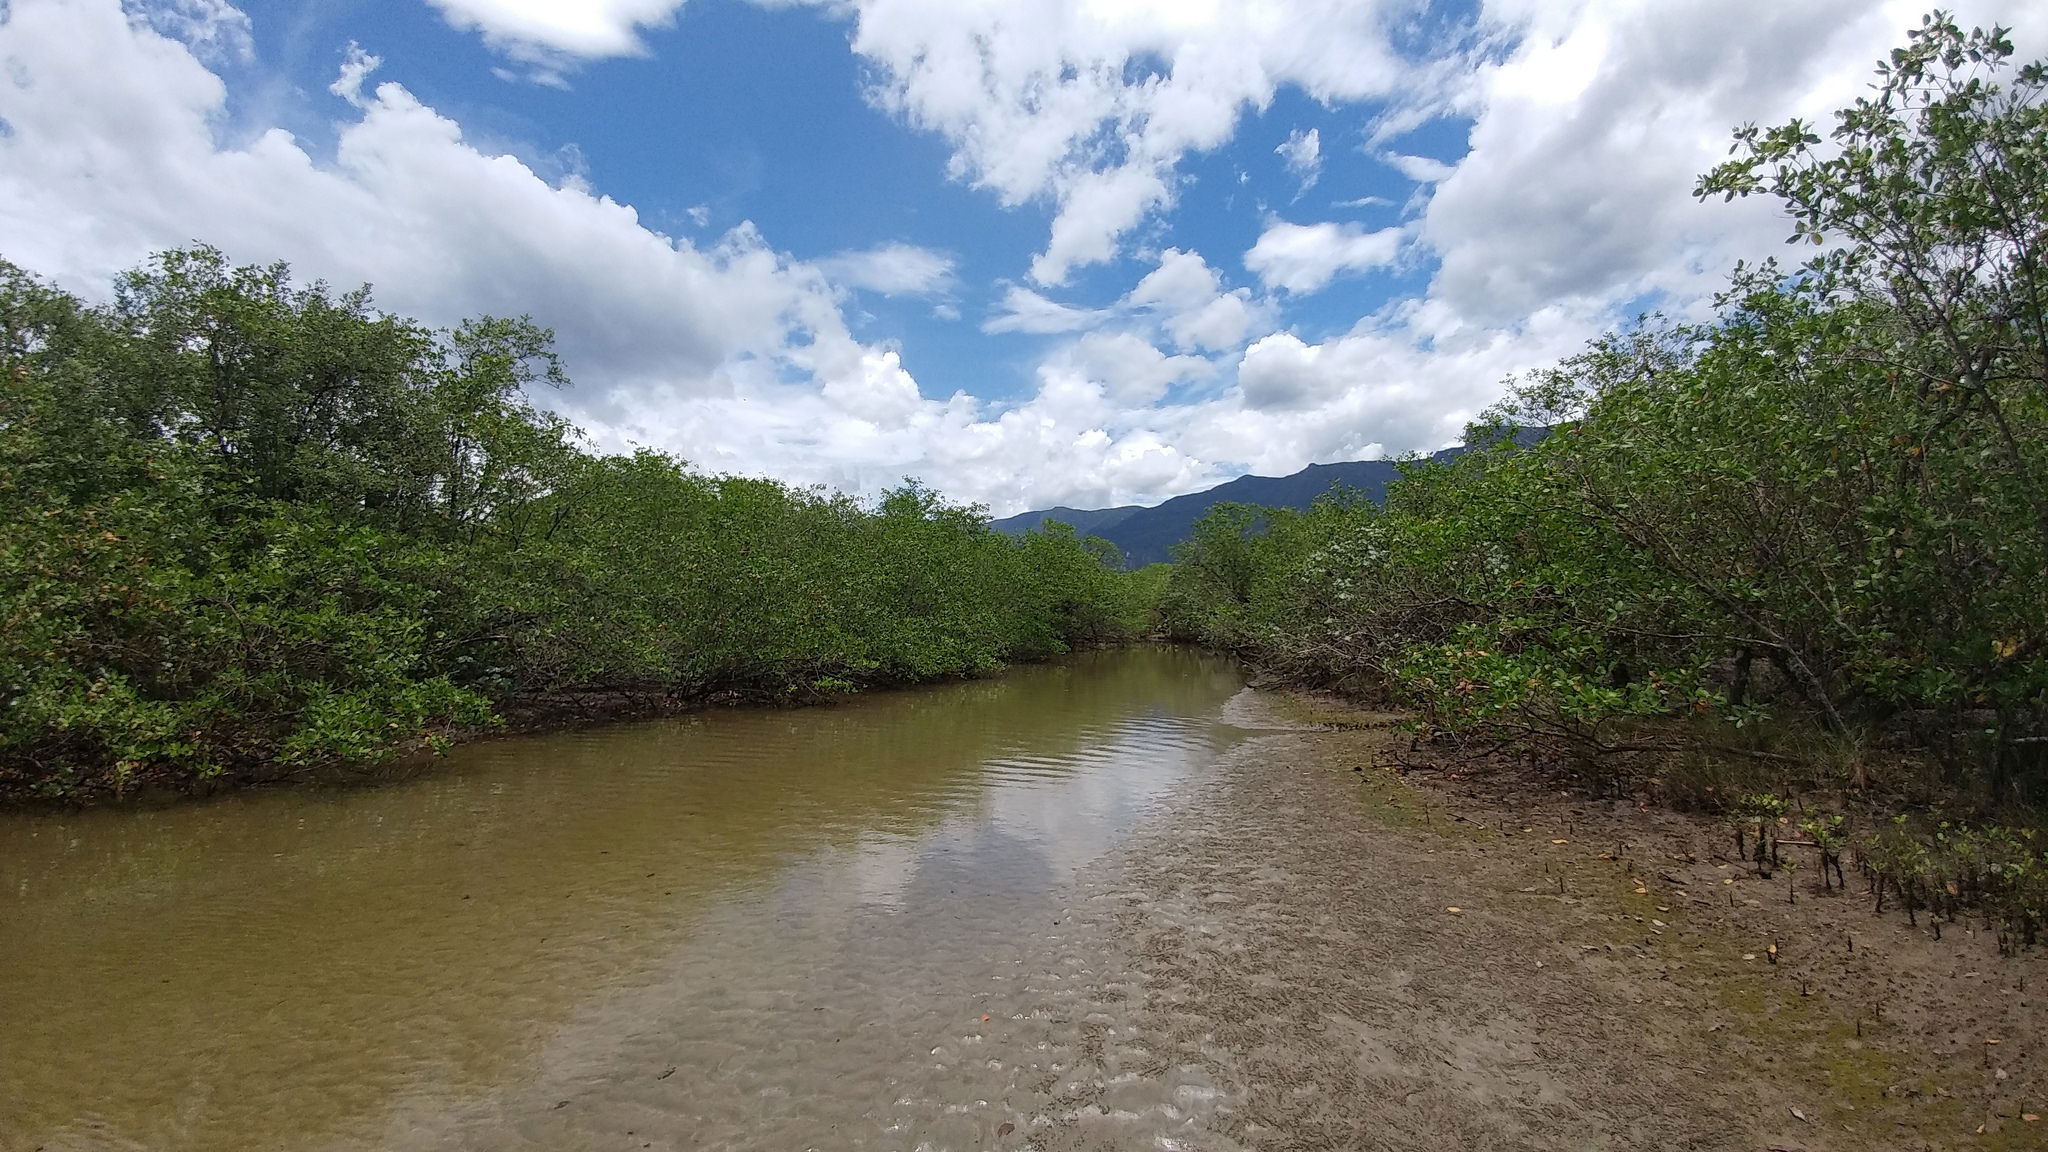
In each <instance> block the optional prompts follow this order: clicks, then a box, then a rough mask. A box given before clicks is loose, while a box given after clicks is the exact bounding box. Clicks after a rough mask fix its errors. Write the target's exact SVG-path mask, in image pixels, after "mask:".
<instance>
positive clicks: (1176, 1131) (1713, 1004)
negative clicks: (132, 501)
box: [0, 648, 2048, 1152]
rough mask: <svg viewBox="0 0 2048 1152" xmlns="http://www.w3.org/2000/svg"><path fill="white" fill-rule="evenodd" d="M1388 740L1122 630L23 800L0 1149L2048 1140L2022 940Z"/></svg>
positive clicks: (2035, 981) (2035, 970)
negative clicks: (591, 716)
mask: <svg viewBox="0 0 2048 1152" xmlns="http://www.w3.org/2000/svg"><path fill="white" fill-rule="evenodd" d="M1331 721H1336V723H1331ZM1388 739H1390V734H1389V731H1388V729H1386V728H1384V727H1381V726H1377V725H1376V724H1375V722H1374V720H1373V718H1371V717H1357V716H1346V715H1342V714H1330V713H1321V714H1314V715H1310V714H1306V713H1303V712H1302V711H1301V710H1299V709H1298V708H1294V707H1291V706H1290V705H1289V704H1288V703H1287V702H1286V701H1285V700H1283V699H1281V698H1279V697H1274V696H1271V695H1267V694H1264V693H1259V692H1254V691H1251V690H1248V689H1246V688H1245V687H1244V683H1243V677H1242V674H1241V672H1240V671H1239V670H1238V668H1237V666H1236V665H1235V664H1234V663H1232V662H1230V661H1227V660H1223V659H1220V658H1216V657H1212V656H1208V655H1204V654H1201V653H1198V652H1194V651H1190V650H1185V649H1174V648H1138V649H1132V650H1126V651H1120V652H1104V653H1095V654H1090V655H1085V656H1079V657H1074V658H1071V659H1068V660H1064V661H1061V662H1058V663H1054V664H1050V665H1043V666H1032V667H1024V668H1019V669H1017V670H1015V671H1013V672H1011V673H1009V674H1007V675H1005V676H1003V677H1001V678H997V679H992V680H985V681H973V682H965V683H957V684H949V685H943V686H939V687H931V688H921V689H912V690H905V691H900V692H891V693H883V694H878V695H874V696H868V697H861V698H857V699H853V700H850V701H847V702H845V703H842V704H840V705H837V706H834V707H830V708H823V709H806V710H798V711H781V710H729V711H715V712H707V713H701V714H693V715H689V716H685V717H680V718H673V719H665V720H658V721H650V722H643V723H635V724H623V725H615V726H609V727H603V728H594V729H587V730H583V731H577V732H569V733H560V734H554V735H544V736H522V737H511V738H505V739H500V740H493V741H487V742H483V743H478V744H473V745H468V746H465V747H461V748H458V749H456V750H455V751H454V752H453V753H452V754H451V756H450V757H449V759H448V761H447V762H445V763H444V764H443V765H442V766H441V767H440V768H438V769H437V770H435V771H433V772H429V773H423V774H421V775H419V776H417V777H415V778H411V779H401V780H397V781H393V782H389V783H385V784H380V785H377V786H373V787H360V788H346V789H333V788H308V789H290V790H277V791H267V790H260V791H254V792H245V793H240V794H234V795H229V796H224V797H219V798H216V799H213V800H210V801H205V802H199V803H188V804H180V805H175V806H168V807H164V808H160V809H136V808H125V809H124V808H110V809H95V810H86V811H82V812H73V813H49V812H44V813H16V814H12V815H8V816H5V817H4V818H0V880H4V883H0V924H4V925H5V931H4V932H0V1022H4V1027H5V1036H6V1043H5V1044H0V1148H6V1149H9V1150H10V1152H11V1150H13V1149H16V1148H21V1149H24V1150H26V1149H37V1148H41V1149H45V1150H48V1152H57V1150H59V1149H165V1150H170V1149H208V1150H212V1149H224V1150H235V1149H250V1150H254V1149H290V1150H297V1149H319V1150H327V1149H337V1150H338V1149H504V1148H534V1149H586V1148H588V1149H599V1148H604V1149H613V1148H624V1149H632V1148H692V1149H694V1148H759V1149H784V1148H806V1147H815V1148H900V1149H906V1150H908V1149H916V1148H931V1149H941V1148H984V1147H1001V1148H1041V1149H1054V1148H1188V1149H1233V1148H1247V1149H1248V1148H1259V1149H1265V1148H1390V1149H1391V1148H1403V1149H1406V1148H1470V1149H1482V1148H1485V1149H1492V1148H1520V1147H1527V1148H1616V1149H1634V1148H1651V1147H1656V1148H1667V1147H1675V1148H1703V1149H1704V1148H1730V1149H1736V1148H1743V1149H1765V1148H1769V1147H1785V1148H1809V1149H1821V1148H1845V1149H1846V1148H1895V1147H1909V1148H1917V1147H2010V1148H2024V1147H2031V1146H2038V1145H2035V1144H2030V1143H2029V1142H2028V1141H2029V1138H2030V1137H2035V1136H2037V1135H2038V1134H2039V1133H2038V1131H2037V1130H2038V1128H2039V1124H2038V1122H2034V1121H2028V1120H2026V1119H2023V1116H2025V1115H2031V1114H2034V1113H2037V1112H2039V1111H2041V1108H2040V1106H2039V1101H2040V1096H2039V1093H2040V1091H2041V1088H2042V1085H2041V1079H2040V1073H2039V1072H2038V1071H2037V1069H2038V1068H2039V1067H2040V1065H2041V1063H2042V1062H2041V1060H2040V1053H2039V1052H2038V1050H2037V1046H2038V1044H2039V1043H2040V1041H2041V1037H2042V1036H2043V1035H2044V1034H2048V1028H2044V1023H2048V1021H2044V1020H2043V1012H2042V1010H2041V1007H2040V1001H2039V993H2038V989H2039V988H2040V987H2041V977H2042V976H2043V975H2044V973H2043V972H2042V963H2041V961H2040V960H2039V959H2038V958H2037V957H2032V956H2023V957H2020V958H2015V959H2001V958H2000V957H1998V956H1997V955H1996V954H1995V952H1994V950H1993V948H1992V947H1991V944H1990V943H1989V941H1988V940H1986V939H1983V938H1979V937H1974V936H1971V935H1969V934H1967V933H1966V932H1960V931H1956V930H1951V931H1950V933H1949V934H1948V936H1947V938H1946V939H1945V940H1942V941H1939V942H1936V941H1934V940H1932V939H1931V938H1929V937H1928V936H1927V935H1926V934H1925V932H1924V931H1922V930H1919V929H1914V928H1910V927H1909V926H1907V925H1906V924H1904V923H1903V922H1902V921H1900V920H1898V919H1897V918H1896V917H1873V916H1872V915H1871V914H1870V911H1869V908H1868V905H1867V904H1865V903H1863V902H1861V901H1860V900H1857V899H1855V898H1853V897H1837V898H1827V897H1820V896H1811V897H1806V898H1803V899H1801V901H1800V902H1799V903H1798V904H1796V905H1787V904H1785V903H1784V897H1785V884H1784V883H1783V878H1782V877H1780V879H1779V880H1778V881H1776V882H1772V883H1769V884H1766V883H1765V882H1763V881H1761V880H1757V879H1754V878H1751V877H1749V876H1748V875H1747V874H1745V873H1744V872H1743V871H1742V870H1741V869H1740V868H1723V867H1721V866H1720V864H1719V863H1717V861H1716V858H1715V855H1714V852H1715V849H1714V847H1713V843H1712V841H1713V833H1712V830H1710V829H1707V828H1706V827H1705V826H1701V825H1695V824H1692V823H1689V822H1687V821H1686V820H1684V819H1682V818H1679V817H1676V816H1646V815H1645V814H1643V813H1638V812H1633V811H1619V812H1617V811H1616V810H1614V808H1613V806H1612V805H1601V804H1596V803H1593V802H1591V801H1588V800H1585V799H1584V798H1579V797H1572V796H1565V795H1558V794H1555V793H1549V794H1545V793H1541V792H1529V793H1518V794H1512V795H1509V794H1502V795H1481V794H1478V793H1476V792H1471V791H1467V790H1464V789H1463V786H1462V785H1461V783H1460V782H1458V781H1454V780H1450V779H1439V778H1440V777H1444V776H1447V775H1448V774H1447V773H1434V774H1429V775H1430V776H1431V777H1432V780H1433V782H1432V783H1429V784H1424V785H1418V784H1415V783H1412V782H1411V779H1408V778H1402V777H1400V776H1398V775H1396V774H1394V773H1392V772H1389V771H1386V770H1383V769H1381V768H1380V767H1378V764H1379V762H1380V757H1379V756H1378V755H1377V752H1378V750H1379V749H1380V748H1382V747H1383V746H1384V743H1385V741H1387V740H1388ZM1809 879H1817V877H1814V878H1809ZM1638 889H1641V891H1638ZM1851 936H1853V938H1854V943H1855V947H1854V950H1853V951H1851V950H1850V949H1849V948H1848V947H1847V946H1846V941H1847V939H1848V938H1849V937H1851ZM1773 944H1775V945H1777V946H1778V949H1779V951H1778V954H1777V955H1778V958H1779V962H1778V963H1775V964H1772V963H1768V962H1767V961H1766V959H1765V957H1764V955H1763V954H1764V952H1765V949H1766V947H1767V946H1769V945H1773ZM1988 1040H1996V1041H1998V1043H1997V1044H1987V1043H1986V1041H1988ZM1980 1127H1981V1128H1983V1129H1984V1131H1983V1132H1982V1133H1979V1132H1978V1131H1977V1130H1978V1129H1979V1128H1980Z"/></svg>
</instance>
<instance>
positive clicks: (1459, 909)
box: [1444, 908, 1465, 916]
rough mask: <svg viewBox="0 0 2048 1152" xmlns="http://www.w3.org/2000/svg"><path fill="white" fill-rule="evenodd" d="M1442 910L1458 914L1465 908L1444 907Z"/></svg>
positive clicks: (1454, 914)
mask: <svg viewBox="0 0 2048 1152" xmlns="http://www.w3.org/2000/svg"><path fill="white" fill-rule="evenodd" d="M1444 911H1446V912H1449V913H1450V914H1451V915H1453V916H1456V915H1458V914H1460V913H1462V912H1464V911H1465V910H1464V909H1463V908H1446V909H1444Z"/></svg>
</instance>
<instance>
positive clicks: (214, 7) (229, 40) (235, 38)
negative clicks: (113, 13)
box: [134, 0, 254, 60]
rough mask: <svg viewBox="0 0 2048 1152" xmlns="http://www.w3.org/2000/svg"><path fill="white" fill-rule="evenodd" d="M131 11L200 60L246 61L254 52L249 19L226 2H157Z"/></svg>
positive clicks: (223, 0) (161, 0)
mask: <svg viewBox="0 0 2048 1152" xmlns="http://www.w3.org/2000/svg"><path fill="white" fill-rule="evenodd" d="M134 11H135V12H136V14H137V15H138V16H139V17H140V18H141V19H143V20H145V21H147V22H148V23H149V25H150V27H152V28H154V29H156V31H157V32H158V33H159V34H161V35H163V36H166V37H169V38H170V39H173V40H177V41H180V42H182V43H183V44H185V45H186V46H187V47H188V48H190V49H191V50H192V51H193V53H194V54H196V55H198V56H199V57H200V58H201V59H205V60H247V59H248V58H249V57H250V55H251V54H252V53H253V52H254V42H253V39H252V38H251V36H250V33H249V17H248V16H247V15H246V14H245V13H243V12H242V11H241V10H240V9H238V8H236V7H235V6H234V5H232V4H230V3H228V2H227V0H158V2H157V3H153V4H148V5H137V6H136V7H135V9H134Z"/></svg>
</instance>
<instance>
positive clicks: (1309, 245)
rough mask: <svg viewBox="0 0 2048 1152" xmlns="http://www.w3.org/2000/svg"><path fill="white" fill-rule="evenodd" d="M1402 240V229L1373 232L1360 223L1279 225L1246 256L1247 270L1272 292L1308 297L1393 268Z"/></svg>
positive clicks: (1271, 227) (1261, 237)
mask: <svg viewBox="0 0 2048 1152" xmlns="http://www.w3.org/2000/svg"><path fill="white" fill-rule="evenodd" d="M1401 237H1402V230H1401V229H1399V228H1382V229H1380V230H1379V231H1377V232H1368V231H1366V230H1365V229H1364V228H1363V227H1361V226H1359V225H1357V224H1331V223H1327V222H1326V223H1322V224H1289V223H1287V222H1286V221H1284V220H1276V221H1274V222H1273V223H1271V224H1269V225H1267V227H1266V230H1265V231H1264V232H1263V233H1260V235H1259V240H1258V243H1256V244H1254V245H1252V248H1251V251H1249V252H1246V253H1245V254H1244V266H1245V267H1246V268H1248V269H1250V270H1251V272H1252V274H1253V275H1255V276H1257V277H1258V278H1259V280H1260V282H1261V283H1263V284H1265V285H1266V287H1268V288H1280V289H1285V290H1286V291H1289V292H1292V293H1294V294H1296V295H1298V296H1300V295H1307V294H1308V293H1311V292H1320V291H1321V290H1322V289H1323V288H1324V287H1325V286H1326V285H1328V284H1329V283H1330V281H1332V280H1334V279H1336V278H1337V277H1338V276H1339V275H1342V274H1344V273H1347V272H1362V271H1365V270H1367V269H1371V268H1380V267H1384V266H1386V265H1388V264H1392V263H1393V262H1394V258H1395V257H1396V256H1398V255H1400V252H1401Z"/></svg>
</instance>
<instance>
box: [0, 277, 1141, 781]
mask: <svg viewBox="0 0 2048 1152" xmlns="http://www.w3.org/2000/svg"><path fill="white" fill-rule="evenodd" d="M563 383H565V380H564V377H563V374H562V371H561V366H560V364H559V363H558V361H557V360H556V357H555V355H554V352H553V337H552V334H551V333H549V332H548V331H547V330H545V329H543V328H540V327H538V326H536V325H535V324H533V323H531V322H530V321H528V320H524V319H521V320H504V319H488V318H487V319H480V320H474V321H469V322H466V323H463V324H461V325H459V326H457V327H456V328H454V329H452V330H433V329H428V328H425V327H422V326H420V325H418V324H416V323H414V322H412V321H409V320H406V319H403V318H400V317H395V316H391V315H387V314H385V313H382V312H380V311H377V310H376V309H375V308H373V307H372V305H371V300H370V294H369V290H368V289H367V288H362V289H358V290H355V291H352V292H346V293H336V292H333V291H331V290H330V289H329V288H328V287H327V286H326V285H324V284H313V285H310V286H299V285H295V284H294V283H293V282H292V279H291V276H290V274H289V270H288V269H286V268H285V267H284V266H283V265H274V266H270V267H236V266H233V265H231V264H230V263H229V262H228V261H227V259H226V258H225V257H224V256H223V255H222V254H221V253H220V252H218V251H216V250H213V249H210V248H205V247H195V248H192V249H189V250H183V251H174V252H166V253H163V254H161V255H158V256H156V257H155V258H153V259H152V260H150V261H149V262H148V263H147V264H146V265H144V266H143V267H141V268H140V269H137V270H136V271H133V272H130V273H128V274H127V275H125V276H123V277H122V278H121V279H120V280H119V282H118V284H117V285H116V286H115V291H114V293H113V298H112V301H111V302H110V303H107V304H104V305H99V306H89V305H87V304H85V303H82V302H81V301H80V300H78V299H76V298H74V297H72V296H70V295H68V294H66V293H63V292H60V291H58V290H56V289H54V288H52V287H50V286H48V285H46V284H44V283H41V282H39V281H38V280H36V279H35V278H33V277H32V276H30V275H28V274H27V273H25V272H23V271H22V270H21V269H19V268H17V267H15V266H13V265H11V264H6V263H4V262H0V799H4V798H9V797H13V798H22V797H46V798H55V799H90V798H95V797H101V796H107V795H117V794H120V793H123V792H127V791H130V790H132V789H135V788H136V787H138V786H140V785H143V784H151V785H158V786H168V787H171V788H179V789H193V788H200V787H210V786H213V785H215V784H217V783H218V784H233V783H245V782H252V781H261V780H270V779H278V778H283V777H289V776H295V775H300V774H304V773H306V772H307V771H308V770H309V769H310V768H312V767H314V766H320V765H327V764H334V763H360V762H366V761H370V762H373V761H377V760H380V759H384V758H387V757H389V756H391V755H393V754H394V753H396V752H399V751H402V750H405V749H408V748H412V747H417V746H418V745H420V744H421V743H423V742H424V743H428V744H442V743H445V742H446V741H447V739H449V738H450V737H451V736H453V735H456V734H459V733H462V732H465V731H470V730H474V729H477V728H479V727H485V728H487V727H490V726H492V725H494V724H495V723H497V718H498V716H499V714H500V713H501V712H505V711H508V710H513V709H519V710H521V711H523V712H527V713H529V714H531V713H532V709H530V708H528V705H530V704H531V703H533V702H535V701H546V700H547V699H549V698H551V697H560V696H564V695H574V694H576V693H585V694H610V695H612V696H615V697H623V698H628V699H630V698H634V697H640V698H650V699H651V698H656V697H669V698H680V699H686V700H689V699H697V700H701V699H706V698H710V697H713V696H725V697H740V698H746V699H753V700H789V701H796V700H813V699H818V698H821V697H825V696H830V695H833V694H837V693H841V692H847V691H854V690H858V689H861V688H866V687H871V686H878V685H887V684H907V683H915V682H920V681H928V680H934V679H941V678H951V677H962V676H978V675H983V674H986V673H989V672H991V671H993V670H995V669H997V668H998V667H1000V666H1001V665H1003V664H1004V663H1005V662H1008V661H1015V660H1031V659H1038V658H1044V657H1050V656H1053V655H1056V654H1059V653H1062V652H1066V651H1069V650H1072V649H1075V648H1082V647H1089V646H1095V645H1103V644H1114V643H1121V642H1124V641H1126V640H1129V639H1131V638H1133V637H1135V636H1138V635H1141V634H1143V633H1144V632H1146V631H1147V630H1148V629H1149V626H1150V611H1151V603H1152V600H1153V598H1154V597H1155V596H1156V589H1157V587H1158V585H1159V584H1160V582H1161V580H1162V576H1161V575H1160V574H1159V573H1156V572H1154V573H1142V572H1141V573H1126V572H1124V571H1122V565H1121V560H1120V558H1119V557H1117V556H1116V555H1115V550H1114V549H1113V548H1112V547H1110V546H1109V545H1107V544H1105V543H1103V542H1102V541H1099V540H1093V539H1081V538H1077V537H1076V536H1075V535H1074V534H1073V533H1072V531H1070V530H1066V529H1065V528H1064V526H1053V527H1052V528H1050V529H1049V530H1047V531H1043V532H1036V533H1032V534H1030V535H1028V536H1025V537H1023V538H1021V539H1012V538H1010V537H1006V536H1004V535H1002V534H1000V533H997V532H994V531H992V530H990V528H989V527H988V518H987V515H986V514H985V512H984V510H983V509H981V508H979V507H962V506H959V505H955V504H951V503H948V502H947V501H945V500H943V499H941V498H940V497H939V496H938V495H937V494H935V493H933V492H932V491H930V490H929V489H927V488H925V487H923V486H921V485H919V484H917V483H916V482H914V481H912V482H907V483H906V484H905V485H904V486H902V487H899V488H897V489H895V490H893V491H890V492H888V493H886V494H885V495H883V496H882V497H880V498H879V500H876V501H873V502H862V501H858V500H855V499H853V498H851V497H848V496H844V495H840V494H836V493H832V492H827V491H824V490H822V489H802V488H795V487H792V486H789V485H786V484H781V483H777V482H775V481H772V480H762V479H750V478H744V477H736V476H709V475H703V474H699V473H696V472H693V471H691V470H690V469H689V468H687V467H686V466H685V464H684V463H683V462H682V461H680V460H678V459H676V458H674V457H671V456H667V455H663V454H661V453H657V452H652V451H646V450H642V451H637V452H634V453H631V454H625V455H612V454H603V453H599V452H595V451H592V450H590V449H589V448H588V447H587V446H585V444H584V442H583V441H582V439H581V437H580V434H579V433H578V432H577V431H576V430H575V429H574V428H572V427H570V426H569V425H568V424H567V423H566V422H565V421H564V420H562V419H561V418H560V417H558V416H556V415H553V414H551V413H549V412H546V411H544V410H542V409H540V408H538V407H536V406H535V405H534V404H533V403H532V402H531V401H530V400H529V398H528V391H529V389H533V388H539V387H549V386H559V385H561V384H563ZM541 714H545V710H544V709H543V710H542V712H541Z"/></svg>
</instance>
